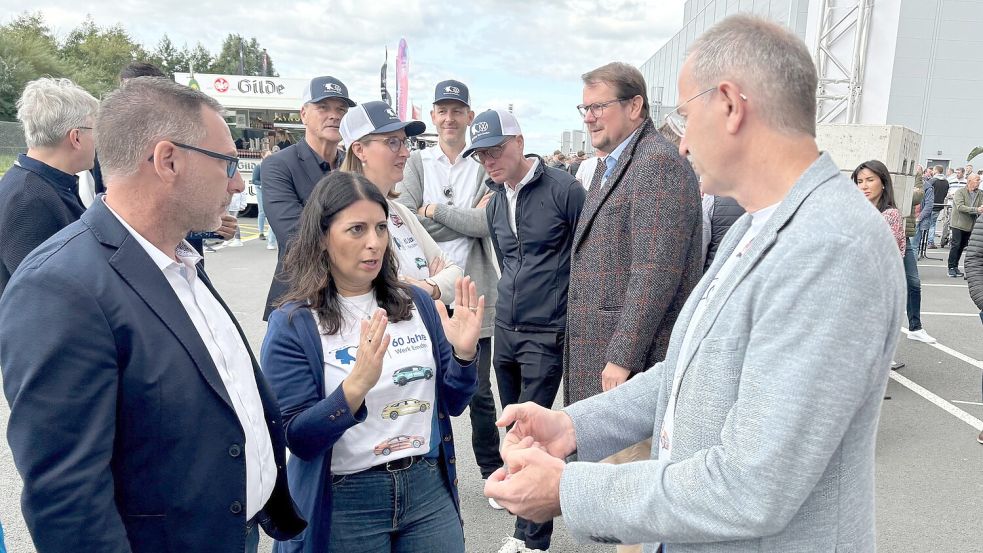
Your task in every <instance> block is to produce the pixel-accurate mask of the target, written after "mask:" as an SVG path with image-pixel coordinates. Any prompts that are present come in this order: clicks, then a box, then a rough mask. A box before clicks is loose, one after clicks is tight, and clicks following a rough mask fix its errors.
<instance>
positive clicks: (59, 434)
mask: <svg viewBox="0 0 983 553" xmlns="http://www.w3.org/2000/svg"><path fill="white" fill-rule="evenodd" d="M221 112H222V107H221V106H220V105H219V104H218V103H217V102H216V101H215V100H214V99H212V98H209V97H208V96H205V95H204V94H202V93H201V92H198V91H196V90H192V89H190V88H188V87H186V86H183V85H179V84H177V83H174V82H172V81H168V80H166V79H133V80H131V81H129V82H127V83H125V84H123V85H122V86H121V87H120V88H119V89H118V90H116V91H114V92H112V93H110V94H109V95H108V96H107V97H106V99H105V100H104V101H103V103H102V107H101V109H100V110H99V115H98V121H97V126H98V128H99V129H100V130H101V132H100V133H99V134H98V136H97V143H98V148H99V152H100V153H101V154H102V158H101V160H102V167H103V174H104V176H105V179H106V183H107V192H106V195H104V196H100V197H98V198H97V199H96V200H95V201H94V202H93V204H92V206H91V207H90V209H89V210H88V211H86V212H85V214H84V215H82V218H81V220H79V221H76V222H74V223H72V224H71V225H69V226H68V227H66V228H65V229H63V230H62V231H61V232H59V233H58V234H56V235H55V236H53V237H52V238H50V239H49V240H48V241H46V242H45V243H44V244H42V245H41V246H39V247H38V248H37V249H36V250H34V252H32V253H31V254H30V255H28V257H27V258H26V259H25V260H24V262H23V263H22V265H21V268H20V269H19V270H18V271H17V273H16V274H15V275H14V277H13V279H11V281H10V284H9V286H8V287H7V289H6V291H5V292H4V294H3V296H2V297H0V367H2V370H3V384H4V393H5V395H6V398H7V401H8V402H9V403H10V420H9V424H8V433H7V436H8V439H9V443H10V450H11V453H12V454H13V458H14V462H15V464H16V466H17V470H18V471H19V473H20V475H21V476H22V478H23V479H24V492H23V497H22V507H23V512H24V520H25V522H26V523H27V526H28V529H29V530H30V532H31V537H32V539H33V540H34V545H35V548H36V550H37V551H38V553H48V552H58V551H65V549H66V547H68V545H67V544H71V545H70V548H71V550H72V551H78V552H80V553H81V552H86V553H88V552H91V553H96V552H105V551H132V552H133V553H156V552H161V553H163V552H165V551H177V550H180V551H205V550H207V551H214V552H218V553H255V552H256V549H257V544H258V541H259V529H258V527H259V526H262V527H263V529H264V530H265V531H266V532H267V533H268V534H269V535H271V536H273V537H274V538H276V539H280V540H286V539H289V538H291V537H292V536H294V535H296V534H297V533H299V532H300V531H301V530H302V529H303V528H304V521H303V520H302V519H301V518H300V517H299V516H298V514H297V512H296V510H295V509H294V506H293V501H292V500H291V498H290V495H289V490H288V488H287V480H286V472H285V471H284V470H283V466H284V464H285V456H286V452H285V440H284V434H283V425H282V422H281V420H280V411H279V408H278V407H277V402H276V397H275V395H274V394H273V392H272V391H271V390H270V388H269V386H268V384H267V383H266V380H265V379H264V377H263V375H262V373H261V372H260V370H259V366H258V365H257V364H256V362H255V360H254V357H253V355H252V352H251V351H250V349H249V344H248V342H247V341H246V338H245V335H244V334H243V333H242V331H241V329H240V328H239V325H238V323H237V321H236V320H235V317H234V316H233V315H232V312H231V311H230V310H229V309H228V307H227V306H226V305H225V303H224V302H223V301H222V298H221V297H220V296H219V295H218V293H217V292H216V291H215V289H214V288H213V287H212V285H211V283H210V281H209V280H208V277H207V276H206V275H205V273H204V271H203V270H202V269H201V267H200V266H198V261H199V260H200V257H199V256H198V255H197V253H195V251H194V250H192V249H191V247H190V246H189V245H188V243H187V242H186V241H184V237H185V236H186V235H187V234H188V233H189V232H190V231H200V230H205V229H209V228H215V227H216V226H218V224H219V222H220V220H221V217H222V214H223V213H224V212H225V209H226V206H228V204H229V200H230V198H231V196H232V194H235V193H238V192H241V191H242V189H243V182H242V177H241V176H240V175H239V173H238V172H237V171H236V166H237V160H236V158H235V156H234V154H235V151H236V150H235V145H234V143H233V142H232V137H231V135H230V134H229V128H228V125H226V124H225V121H224V119H223V118H222V115H221Z"/></svg>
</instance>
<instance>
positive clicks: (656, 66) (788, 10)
mask: <svg viewBox="0 0 983 553" xmlns="http://www.w3.org/2000/svg"><path fill="white" fill-rule="evenodd" d="M808 11H809V0H688V1H687V2H686V4H685V5H684V8H683V21H684V25H683V28H682V29H681V30H680V31H679V32H678V33H676V35H675V36H674V37H672V38H671V39H670V40H669V41H668V42H666V44H665V45H663V46H662V48H660V49H659V50H658V51H657V52H656V53H655V54H654V55H653V56H652V57H651V58H649V59H648V61H646V62H645V63H644V64H642V65H641V66H640V67H639V69H640V70H641V72H642V75H644V76H645V82H646V83H647V84H648V87H649V93H650V95H651V96H652V97H651V98H649V101H650V103H652V105H653V115H654V117H655V118H656V120H657V121H658V120H661V119H662V116H663V115H664V114H665V113H666V112H668V111H672V110H673V109H674V108H675V107H676V104H677V103H678V101H679V100H678V98H677V97H676V96H677V94H676V83H677V81H678V80H679V68H680V67H681V66H682V64H683V61H684V60H683V56H684V55H685V54H686V49H687V48H689V46H690V44H692V43H693V41H694V40H696V37H698V36H699V35H700V34H702V33H703V31H705V30H706V29H709V28H710V27H712V26H713V24H714V23H716V22H718V21H720V20H721V19H724V18H725V17H727V16H728V15H733V14H735V13H739V12H740V13H753V14H757V15H761V16H764V17H768V18H770V19H772V20H774V21H777V22H779V23H781V24H783V25H785V26H786V27H788V28H790V29H792V30H793V31H795V33H796V34H797V35H799V36H800V37H803V38H805V33H806V20H807V14H808ZM653 89H655V91H656V92H655V93H652V90H653Z"/></svg>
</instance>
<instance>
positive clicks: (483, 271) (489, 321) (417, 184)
mask: <svg viewBox="0 0 983 553" xmlns="http://www.w3.org/2000/svg"><path fill="white" fill-rule="evenodd" d="M434 147H435V148H437V147H439V146H434ZM487 177H488V175H487V174H486V173H485V171H484V170H482V171H480V172H479V173H478V182H476V183H475V187H476V189H477V192H476V193H475V196H474V198H475V200H474V204H473V205H472V206H471V207H470V208H462V207H455V206H448V205H442V204H437V206H436V208H435V209H434V214H433V219H430V218H427V217H421V216H419V215H417V216H416V218H417V220H418V221H419V222H420V224H422V225H423V228H424V229H426V231H427V232H428V233H429V234H430V236H432V237H433V239H434V240H435V241H437V242H446V241H448V240H454V239H455V238H462V237H464V238H471V239H472V240H471V249H470V251H469V252H468V259H467V268H468V271H467V272H468V275H470V276H471V279H472V280H474V283H475V287H476V288H477V289H478V295H484V296H485V316H484V319H483V320H482V321H481V337H482V338H488V337H491V336H492V334H494V327H495V302H496V301H497V300H498V279H499V277H500V276H501V274H502V272H501V270H500V269H499V267H498V262H497V261H496V259H495V250H494V249H493V248H492V244H491V238H490V232H489V230H488V217H487V215H485V209H484V208H477V207H475V206H476V205H478V202H480V201H481V198H482V197H483V196H484V195H485V194H487V193H488V192H489V190H488V187H487V186H485V179H486V178H487ZM396 191H397V192H399V198H397V199H396V201H397V202H399V203H401V204H403V205H404V206H406V207H407V208H408V209H409V210H410V211H412V212H413V213H414V214H415V213H416V211H417V210H418V209H420V206H422V205H423V160H422V159H421V157H420V152H419V151H415V152H413V153H411V154H410V158H409V159H408V160H407V161H406V167H405V168H404V169H403V181H402V182H400V183H398V184H397V185H396Z"/></svg>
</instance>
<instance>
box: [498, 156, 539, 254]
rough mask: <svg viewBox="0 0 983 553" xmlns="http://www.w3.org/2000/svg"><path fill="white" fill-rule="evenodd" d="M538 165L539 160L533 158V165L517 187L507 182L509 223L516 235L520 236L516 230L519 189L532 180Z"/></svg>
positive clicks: (506, 197)
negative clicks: (516, 207)
mask: <svg viewBox="0 0 983 553" xmlns="http://www.w3.org/2000/svg"><path fill="white" fill-rule="evenodd" d="M537 167H539V160H538V159H533V160H532V166H531V167H529V171H528V172H527V173H526V176H524V177H522V180H520V181H519V183H518V184H516V185H515V188H512V187H511V186H509V185H508V183H505V199H507V200H508V201H509V225H510V226H511V227H512V234H515V235H516V236H518V231H517V230H516V226H515V204H516V202H517V201H518V199H519V191H520V190H522V187H523V186H525V185H527V184H529V181H531V180H532V177H533V176H534V175H535V174H536V168H537Z"/></svg>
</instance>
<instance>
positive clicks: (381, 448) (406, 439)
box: [372, 434, 426, 455]
mask: <svg viewBox="0 0 983 553" xmlns="http://www.w3.org/2000/svg"><path fill="white" fill-rule="evenodd" d="M424 441H426V440H425V439H424V437H423V436H407V435H405V434H403V435H400V436H396V437H395V438H389V439H388V440H386V441H384V442H382V443H381V444H379V445H377V446H375V448H374V449H373V450H372V453H375V454H376V455H389V454H390V453H392V452H393V451H400V450H402V449H409V448H411V447H412V448H418V447H423V443H424Z"/></svg>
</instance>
